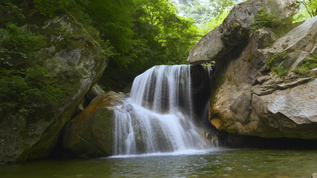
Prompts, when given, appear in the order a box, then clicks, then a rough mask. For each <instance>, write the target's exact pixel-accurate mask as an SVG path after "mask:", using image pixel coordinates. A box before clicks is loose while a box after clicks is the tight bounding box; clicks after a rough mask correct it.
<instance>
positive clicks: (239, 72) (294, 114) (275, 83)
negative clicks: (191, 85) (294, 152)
mask: <svg viewBox="0 0 317 178" xmlns="http://www.w3.org/2000/svg"><path fill="white" fill-rule="evenodd" d="M316 20H317V19H316V17H314V18H312V19H310V20H307V21H306V22H305V23H303V24H302V25H300V26H298V27H295V28H294V29H293V30H291V31H290V32H288V33H287V34H285V35H284V36H282V37H281V38H279V39H277V40H276V41H275V42H274V43H273V45H270V46H271V47H268V48H264V49H259V46H261V45H259V43H262V41H263V39H262V40H261V38H260V36H261V35H259V33H256V32H255V33H253V35H252V36H251V37H250V39H249V42H248V44H247V45H246V46H245V47H244V48H242V49H234V50H233V51H232V52H231V53H232V54H233V55H227V56H226V57H224V58H225V60H223V59H220V60H219V62H218V63H216V73H215V78H214V79H215V81H214V82H215V83H217V86H214V89H213V90H214V91H215V93H213V94H212V98H214V99H213V100H214V101H215V102H213V103H212V104H211V106H210V113H211V117H210V122H211V123H212V124H213V125H214V126H215V127H216V128H217V129H218V130H221V131H226V132H229V133H235V134H240V135H250V136H259V137H264V138H282V137H287V138H300V139H317V134H316V133H317V132H316V130H317V111H316V107H317V102H316V98H317V94H316V92H314V91H315V90H316V89H317V80H316V73H314V72H313V70H314V69H311V72H310V73H309V74H307V75H303V76H302V75H296V74H294V72H293V71H294V70H295V69H296V67H294V66H298V65H300V64H301V63H302V61H303V60H304V59H306V58H308V57H309V55H310V52H311V51H313V50H314V46H315V45H316V40H317V32H316V30H315V29H316V28H317V26H315V25H316ZM295 32H296V33H295ZM262 37H263V38H266V37H268V38H271V37H270V36H267V35H266V37H265V36H262ZM269 41H271V40H270V39H269ZM283 51H287V52H288V54H286V55H285V56H284V58H283V60H282V61H281V62H283V63H281V64H278V65H280V66H282V65H285V66H290V69H291V70H292V71H290V72H289V73H288V74H287V75H286V76H284V77H281V76H280V75H277V74H275V72H273V71H269V70H268V69H266V70H263V68H267V67H266V62H265V61H266V60H267V59H268V58H270V57H272V54H274V53H281V52H283ZM234 54H240V55H239V56H237V55H234ZM294 59H295V60H294Z"/></svg>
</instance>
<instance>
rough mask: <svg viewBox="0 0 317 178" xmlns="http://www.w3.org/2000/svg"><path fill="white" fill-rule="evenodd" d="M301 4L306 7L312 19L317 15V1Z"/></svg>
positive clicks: (304, 1) (307, 1)
mask: <svg viewBox="0 0 317 178" xmlns="http://www.w3.org/2000/svg"><path fill="white" fill-rule="evenodd" d="M301 3H302V4H303V5H304V6H305V9H306V10H307V12H308V14H309V15H310V17H314V16H316V15H317V1H316V0H303V1H301Z"/></svg>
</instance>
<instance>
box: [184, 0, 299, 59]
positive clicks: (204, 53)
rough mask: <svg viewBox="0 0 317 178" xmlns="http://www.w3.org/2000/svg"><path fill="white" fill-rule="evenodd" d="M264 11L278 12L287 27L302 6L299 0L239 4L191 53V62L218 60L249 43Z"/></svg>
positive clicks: (253, 1)
mask: <svg viewBox="0 0 317 178" xmlns="http://www.w3.org/2000/svg"><path fill="white" fill-rule="evenodd" d="M261 8H265V9H267V10H268V11H269V12H275V13H278V14H279V15H278V18H279V19H280V20H282V21H283V22H285V24H291V23H292V22H291V21H290V20H289V19H291V18H290V17H292V16H293V15H294V14H295V12H296V11H297V10H298V8H299V3H298V2H297V1H296V0H287V1H276V0H274V1H269V0H264V1H257V0H250V1H247V2H244V3H241V4H238V5H237V6H235V7H234V8H233V9H232V10H231V11H230V13H229V14H228V16H227V17H226V19H225V20H224V21H223V23H222V24H221V25H220V27H217V28H215V29H214V30H213V31H211V32H209V33H208V34H207V35H205V36H204V37H203V38H202V39H201V40H200V41H199V43H198V44H197V45H196V46H195V47H194V48H193V49H192V50H191V51H190V53H189V56H188V59H187V61H188V62H189V63H192V64H201V63H204V62H206V61H213V60H214V61H217V60H218V59H220V58H222V57H223V56H225V55H226V54H228V53H229V52H230V51H231V50H232V49H233V48H234V47H236V46H238V45H240V44H242V43H244V42H246V41H247V40H248V39H249V36H250V32H251V29H252V24H253V23H254V19H255V17H256V16H257V13H258V11H259V10H260V9H261ZM269 35H270V34H269ZM272 38H273V37H272ZM266 39H268V38H266ZM268 40H269V39H268ZM263 43H265V42H263Z"/></svg>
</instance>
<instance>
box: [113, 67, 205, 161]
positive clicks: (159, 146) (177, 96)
mask: <svg viewBox="0 0 317 178" xmlns="http://www.w3.org/2000/svg"><path fill="white" fill-rule="evenodd" d="M125 102H126V103H125V104H124V105H123V106H122V107H121V108H118V109H117V110H116V111H115V129H114V142H115V144H114V154H115V155H135V154H148V153H161V152H183V151H186V150H188V151H189V150H197V149H203V148H205V147H206V142H205V140H204V139H203V138H202V136H201V134H200V133H199V132H198V131H197V129H196V127H195V126H194V125H193V123H192V116H193V112H192V98H191V82H190V66H187V65H178V66H155V67H153V68H151V69H149V70H147V71H146V72H144V73H143V74H141V75H139V76H137V77H136V78H135V79H134V82H133V86H132V89H131V96H130V98H128V99H126V101H125Z"/></svg>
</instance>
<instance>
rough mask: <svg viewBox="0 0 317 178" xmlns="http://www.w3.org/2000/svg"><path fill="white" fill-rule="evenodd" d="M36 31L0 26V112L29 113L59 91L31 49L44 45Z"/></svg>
mask: <svg viewBox="0 0 317 178" xmlns="http://www.w3.org/2000/svg"><path fill="white" fill-rule="evenodd" d="M44 46H45V43H44V39H43V38H42V37H41V36H40V35H34V34H32V33H28V32H26V31H25V30H24V29H23V28H21V27H18V26H16V25H15V24H12V23H8V24H7V28H0V101H1V103H0V113H1V114H6V112H11V113H12V112H20V113H23V114H31V113H32V112H34V111H35V110H39V109H44V108H45V107H47V106H48V105H50V104H52V103H54V102H56V100H57V98H58V97H60V96H61V95H62V93H63V92H62V91H61V90H60V89H59V88H58V87H57V85H56V83H57V81H56V78H55V76H54V74H53V73H50V72H49V71H48V70H47V69H46V68H44V67H41V66H39V65H37V64H39V61H38V60H37V58H36V55H35V52H36V51H38V50H39V49H40V48H41V47H44Z"/></svg>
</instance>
